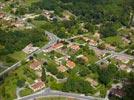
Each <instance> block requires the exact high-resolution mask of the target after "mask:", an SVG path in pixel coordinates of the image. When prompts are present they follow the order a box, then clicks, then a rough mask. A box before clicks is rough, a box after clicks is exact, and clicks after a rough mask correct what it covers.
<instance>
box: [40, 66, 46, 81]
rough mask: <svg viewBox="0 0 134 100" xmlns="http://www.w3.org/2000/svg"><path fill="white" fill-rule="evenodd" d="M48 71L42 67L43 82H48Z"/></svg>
mask: <svg viewBox="0 0 134 100" xmlns="http://www.w3.org/2000/svg"><path fill="white" fill-rule="evenodd" d="M46 78H47V77H46V69H45V67H44V66H43V67H42V75H41V80H42V81H43V82H46Z"/></svg>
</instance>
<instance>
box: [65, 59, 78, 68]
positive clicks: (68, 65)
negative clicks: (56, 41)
mask: <svg viewBox="0 0 134 100" xmlns="http://www.w3.org/2000/svg"><path fill="white" fill-rule="evenodd" d="M66 66H67V67H69V68H70V69H73V68H74V67H75V66H76V64H75V63H74V62H73V61H71V60H67V62H66Z"/></svg>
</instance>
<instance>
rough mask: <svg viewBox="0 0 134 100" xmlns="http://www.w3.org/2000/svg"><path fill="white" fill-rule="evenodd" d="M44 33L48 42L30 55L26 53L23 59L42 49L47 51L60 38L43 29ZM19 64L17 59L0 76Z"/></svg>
mask: <svg viewBox="0 0 134 100" xmlns="http://www.w3.org/2000/svg"><path fill="white" fill-rule="evenodd" d="M45 34H46V35H47V36H48V37H49V40H50V41H49V42H48V44H46V45H45V46H43V47H42V48H41V49H38V50H37V51H35V52H33V53H31V54H30V55H28V56H27V57H26V58H24V59H25V60H27V59H29V57H30V56H32V55H34V54H38V53H40V52H42V50H43V51H47V49H48V48H49V47H51V46H52V45H54V44H55V43H56V42H57V41H58V40H60V38H58V37H57V36H56V35H54V34H53V33H50V32H48V31H45ZM20 65H21V61H18V62H17V63H15V64H14V65H12V66H11V67H8V68H7V69H6V70H4V71H3V72H1V73H0V77H1V76H2V75H4V74H5V73H7V72H9V71H11V70H13V69H16V68H17V67H19V66H20Z"/></svg>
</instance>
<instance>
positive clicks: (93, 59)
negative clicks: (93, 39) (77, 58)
mask: <svg viewBox="0 0 134 100" xmlns="http://www.w3.org/2000/svg"><path fill="white" fill-rule="evenodd" d="M88 59H89V63H95V62H96V61H98V60H99V59H98V58H97V57H96V56H94V55H89V56H88Z"/></svg>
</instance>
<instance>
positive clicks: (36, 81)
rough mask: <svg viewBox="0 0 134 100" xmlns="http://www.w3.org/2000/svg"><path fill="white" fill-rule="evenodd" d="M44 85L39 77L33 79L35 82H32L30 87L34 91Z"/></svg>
mask: <svg viewBox="0 0 134 100" xmlns="http://www.w3.org/2000/svg"><path fill="white" fill-rule="evenodd" d="M44 87H45V84H44V82H42V81H41V79H39V80H35V83H33V84H32V85H30V88H31V89H32V90H33V91H34V92H35V91H38V90H40V89H42V88H44Z"/></svg>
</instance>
